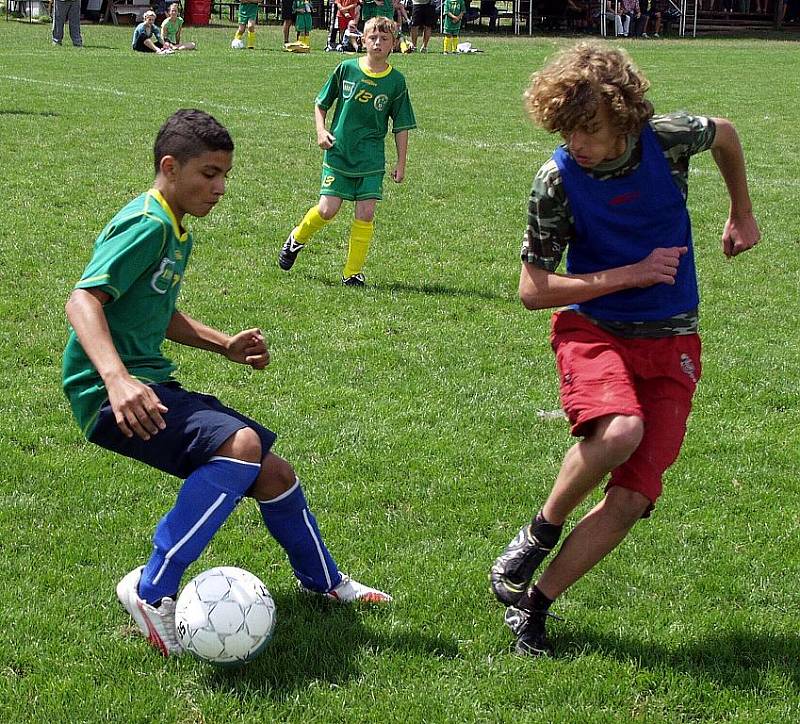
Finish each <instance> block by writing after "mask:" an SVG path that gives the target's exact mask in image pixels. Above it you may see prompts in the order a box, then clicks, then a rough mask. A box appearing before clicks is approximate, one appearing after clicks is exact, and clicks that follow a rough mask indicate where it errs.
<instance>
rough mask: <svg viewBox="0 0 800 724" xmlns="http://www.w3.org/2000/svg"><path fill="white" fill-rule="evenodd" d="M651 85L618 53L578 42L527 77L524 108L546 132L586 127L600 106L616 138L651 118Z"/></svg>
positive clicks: (623, 52) (637, 128)
mask: <svg viewBox="0 0 800 724" xmlns="http://www.w3.org/2000/svg"><path fill="white" fill-rule="evenodd" d="M649 87H650V81H648V80H647V78H645V77H644V75H642V73H641V72H640V71H639V70H638V69H637V68H636V66H635V65H634V64H633V61H632V60H631V58H630V56H629V55H628V54H627V53H626V52H625V51H624V50H622V49H621V48H611V47H609V46H606V45H602V44H601V43H597V42H581V43H578V44H577V45H575V46H573V47H572V48H569V49H568V50H565V51H564V52H562V53H561V54H559V55H558V56H556V57H555V58H554V59H553V60H551V61H550V62H549V63H548V64H547V65H546V66H545V67H544V68H542V70H540V71H538V72H536V73H534V74H533V76H531V83H530V85H529V86H528V89H527V90H526V91H525V107H526V109H527V111H528V114H529V115H530V117H531V118H532V119H533V120H534V122H536V123H538V124H539V125H540V126H541V127H542V128H544V129H545V130H546V131H549V132H550V133H556V132H558V133H571V132H572V131H575V130H576V129H580V128H586V127H587V126H588V125H589V124H590V123H591V121H592V118H594V116H595V114H596V113H597V110H598V108H599V107H600V105H601V104H605V105H606V108H607V109H608V113H609V117H610V119H611V123H612V124H613V125H614V127H615V128H616V129H617V130H618V131H619V132H620V133H626V134H627V133H635V132H637V131H639V130H640V129H641V128H642V126H643V125H644V124H645V123H646V122H647V120H648V119H649V118H650V117H651V116H652V115H653V104H652V103H650V101H648V100H647V99H646V98H645V97H644V95H645V93H646V92H647V89H648V88H649Z"/></svg>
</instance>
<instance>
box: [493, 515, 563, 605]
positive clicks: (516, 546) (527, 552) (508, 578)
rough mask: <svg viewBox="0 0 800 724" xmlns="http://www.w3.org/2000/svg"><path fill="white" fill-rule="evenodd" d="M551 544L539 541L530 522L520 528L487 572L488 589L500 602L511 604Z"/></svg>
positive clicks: (548, 551)
mask: <svg viewBox="0 0 800 724" xmlns="http://www.w3.org/2000/svg"><path fill="white" fill-rule="evenodd" d="M551 550H552V547H547V546H545V545H542V543H541V541H540V540H539V539H538V538H537V537H536V536H535V535H534V533H533V524H532V523H528V524H527V525H525V526H523V527H522V528H520V530H519V532H518V533H517V535H516V536H515V537H514V540H512V541H511V542H510V543H509V544H508V545H507V546H506V549H505V550H504V551H503V552H502V553H501V554H500V555H499V556H498V557H497V559H496V560H495V562H494V565H493V566H492V569H491V571H490V572H489V581H490V583H491V587H492V593H494V595H495V598H497V600H498V601H500V603H502V604H503V605H504V606H514V605H516V603H517V601H519V599H520V598H521V597H522V594H523V593H525V589H526V588H527V587H528V585H529V584H530V582H531V578H533V573H534V571H535V570H536V569H537V568H538V567H539V564H540V563H541V562H542V561H543V560H544V559H545V558H546V557H547V554H548V553H550V551H551Z"/></svg>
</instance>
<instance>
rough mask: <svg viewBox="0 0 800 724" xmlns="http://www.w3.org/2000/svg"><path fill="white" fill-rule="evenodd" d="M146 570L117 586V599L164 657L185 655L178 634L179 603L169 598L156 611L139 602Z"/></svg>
mask: <svg viewBox="0 0 800 724" xmlns="http://www.w3.org/2000/svg"><path fill="white" fill-rule="evenodd" d="M143 570H144V566H139V567H138V568H135V569H134V570H132V571H131V572H130V573H129V574H128V575H127V576H125V578H123V579H122V580H121V581H120V582H119V583H118V584H117V598H118V599H119V602H120V603H121V604H122V607H123V608H124V609H125V610H126V611H127V612H128V613H129V614H130V615H131V617H132V618H133V620H134V621H135V622H136V625H137V626H138V627H139V630H140V631H141V632H142V635H143V636H144V637H145V638H146V639H147V640H148V641H149V642H150V645H151V646H153V647H155V648H156V649H158V650H159V651H160V652H161V654H163V655H164V656H170V655H173V656H174V655H179V654H182V653H183V647H182V646H181V645H180V642H179V641H178V634H177V632H176V631H175V601H174V600H173V599H171V598H169V597H165V598H162V599H161V603H160V604H159V606H158V607H156V606H151V605H150V604H149V603H147V602H146V601H144V600H143V599H141V598H139V579H140V578H141V577H142V571H143Z"/></svg>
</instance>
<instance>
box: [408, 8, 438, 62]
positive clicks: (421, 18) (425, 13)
mask: <svg viewBox="0 0 800 724" xmlns="http://www.w3.org/2000/svg"><path fill="white" fill-rule="evenodd" d="M413 2H414V5H413V6H412V8H411V50H419V52H420V53H427V52H428V43H430V41H431V33H432V32H433V26H434V25H436V9H435V8H434V7H433V2H432V0H413ZM420 29H421V30H422V47H421V48H418V47H417V40H418V39H419V33H420Z"/></svg>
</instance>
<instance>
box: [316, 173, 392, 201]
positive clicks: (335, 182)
mask: <svg viewBox="0 0 800 724" xmlns="http://www.w3.org/2000/svg"><path fill="white" fill-rule="evenodd" d="M319 195H320V196H338V197H339V198H340V199H345V200H346V201H360V200H361V199H378V200H380V199H382V198H383V174H382V173H376V174H373V175H371V176H343V175H342V174H340V173H339V172H338V171H335V170H334V169H332V168H330V167H329V166H326V165H325V164H322V179H321V181H320V189H319Z"/></svg>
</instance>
